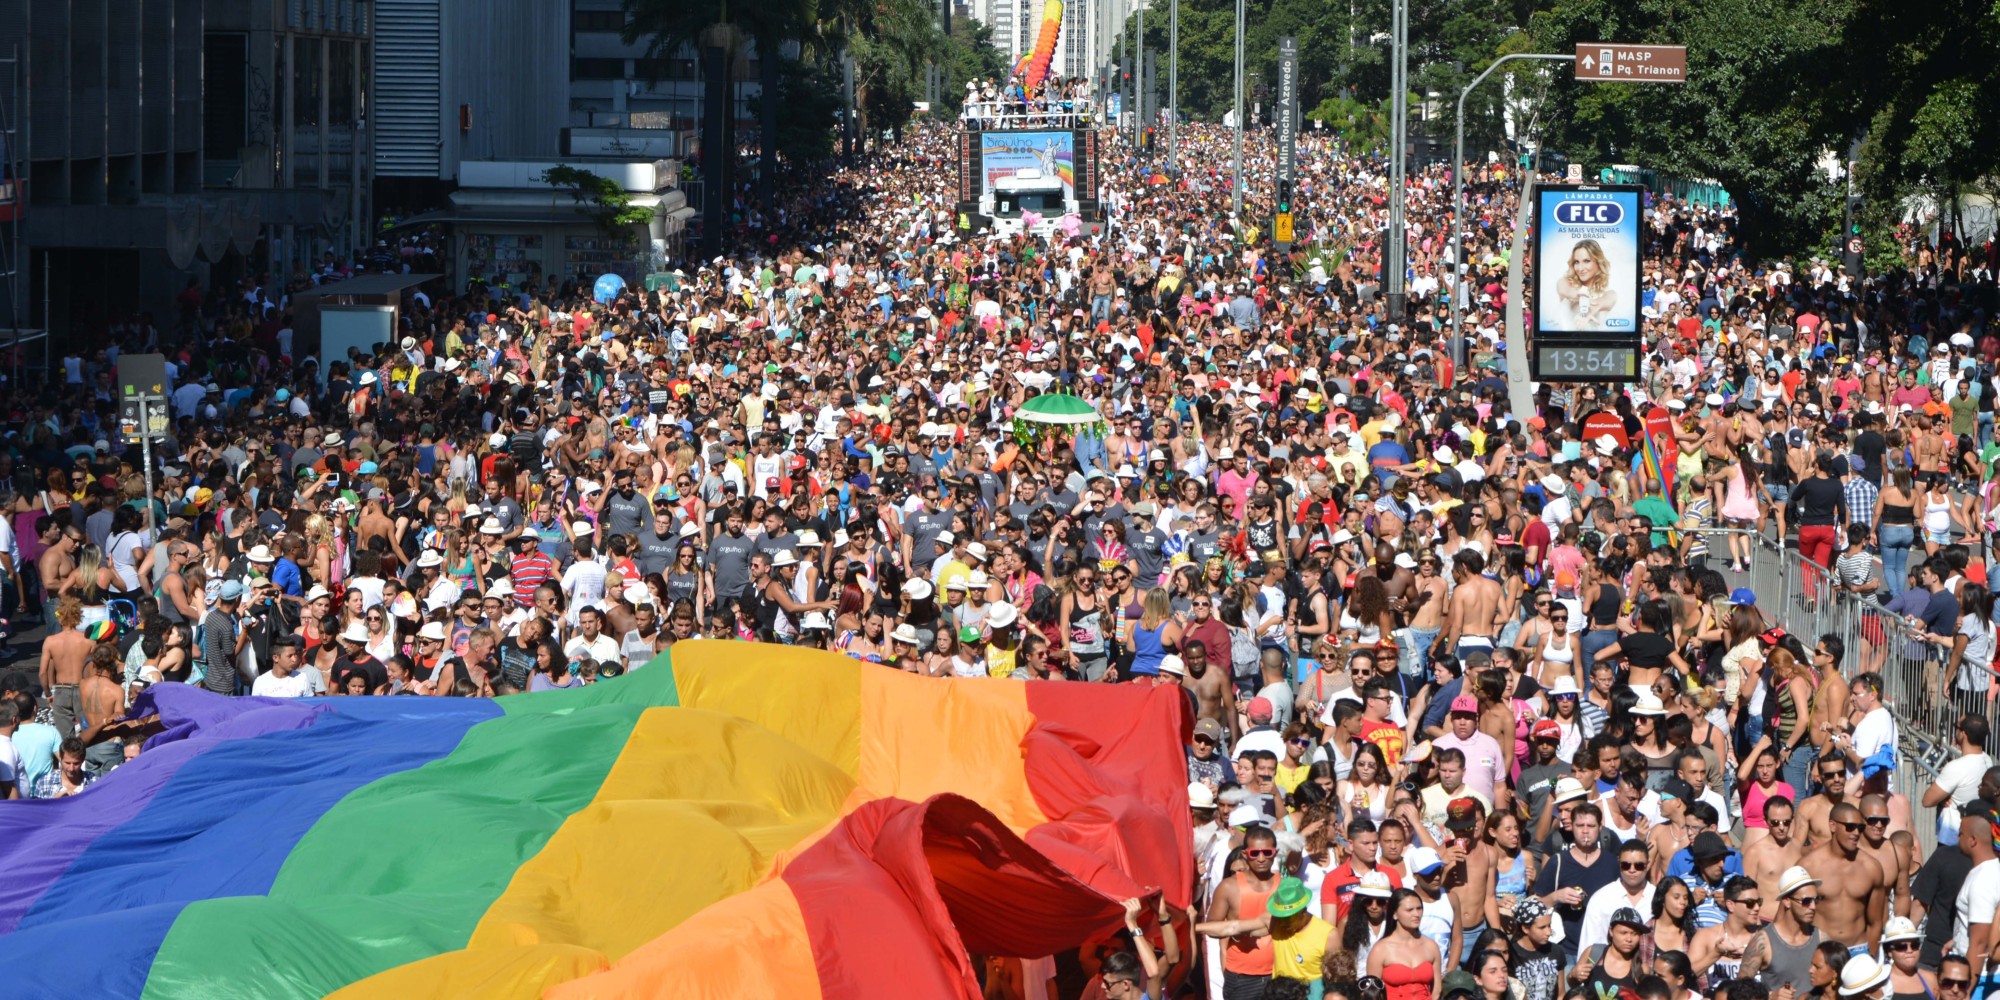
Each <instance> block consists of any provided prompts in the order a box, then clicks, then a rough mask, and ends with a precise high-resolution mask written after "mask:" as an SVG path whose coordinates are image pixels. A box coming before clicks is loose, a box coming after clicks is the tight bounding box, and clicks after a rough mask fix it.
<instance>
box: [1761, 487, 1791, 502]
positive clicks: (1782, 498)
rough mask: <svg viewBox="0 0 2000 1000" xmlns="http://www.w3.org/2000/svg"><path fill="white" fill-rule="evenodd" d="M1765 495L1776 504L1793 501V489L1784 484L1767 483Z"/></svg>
mask: <svg viewBox="0 0 2000 1000" xmlns="http://www.w3.org/2000/svg"><path fill="white" fill-rule="evenodd" d="M1764 495H1765V496H1767V497H1769V498H1770V499H1771V502H1772V503H1775V504H1786V503H1790V502H1791V500H1792V488H1791V487H1790V486H1788V485H1785V484H1782V483H1765V484H1764Z"/></svg>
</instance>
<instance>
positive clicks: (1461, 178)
mask: <svg viewBox="0 0 2000 1000" xmlns="http://www.w3.org/2000/svg"><path fill="white" fill-rule="evenodd" d="M1515 59H1541V60H1546V61H1548V62H1575V61H1576V57H1575V56H1573V55H1541V54H1538V53H1534V52H1510V53H1508V54H1507V55H1504V56H1501V57H1500V58H1498V59H1495V60H1493V65H1491V66H1488V67H1486V71H1485V72H1483V73H1481V74H1479V75H1478V76H1475V77H1473V78H1472V82H1471V83H1468V84H1466V85H1465V89H1464V90H1461V91H1459V92H1458V137H1457V138H1456V139H1454V140H1453V141H1452V145H1451V267H1452V272H1451V274H1450V276H1449V280H1450V282H1451V284H1450V286H1449V287H1450V289H1451V333H1452V360H1454V361H1456V362H1458V364H1459V365H1460V366H1461V367H1463V366H1464V364H1465V336H1464V332H1463V331H1462V330H1460V329H1459V316H1458V314H1459V310H1460V309H1461V308H1463V305H1462V304H1461V303H1460V302H1459V288H1460V286H1461V284H1462V283H1463V282H1464V281H1465V250H1464V240H1465V98H1466V96H1467V95H1469V94H1471V93H1472V91H1473V90H1474V89H1475V88H1477V87H1478V86H1479V85H1480V84H1482V83H1485V82H1486V78H1487V77H1489V76H1492V75H1493V71H1494V70H1496V69H1499V68H1500V65H1501V64H1502V63H1506V62H1509V61H1512V60H1515ZM1522 197H1523V199H1524V200H1525V199H1526V197H1527V196H1526V195H1525V194H1524V195H1523V196H1522ZM1509 346H1510V347H1511V346H1512V343H1511V342H1510V343H1509ZM1524 363H1525V362H1524ZM1509 365H1510V371H1509V375H1510V376H1511V374H1512V371H1511V365H1512V362H1511V361H1510V362H1509ZM1524 370H1525V369H1524Z"/></svg>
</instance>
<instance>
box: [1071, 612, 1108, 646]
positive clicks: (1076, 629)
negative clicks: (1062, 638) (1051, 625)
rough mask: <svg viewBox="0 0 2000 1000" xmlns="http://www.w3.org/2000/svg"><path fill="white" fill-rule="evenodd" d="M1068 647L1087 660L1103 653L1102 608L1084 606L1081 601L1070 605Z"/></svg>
mask: <svg viewBox="0 0 2000 1000" xmlns="http://www.w3.org/2000/svg"><path fill="white" fill-rule="evenodd" d="M1069 648H1070V652H1072V653H1075V654H1076V655H1078V656H1080V657H1083V658H1084V659H1087V660H1088V659H1095V658H1097V657H1100V656H1103V655H1104V609H1103V608H1086V607H1084V606H1083V602H1081V601H1078V602H1077V603H1075V604H1073V605H1071V606H1070V609H1069Z"/></svg>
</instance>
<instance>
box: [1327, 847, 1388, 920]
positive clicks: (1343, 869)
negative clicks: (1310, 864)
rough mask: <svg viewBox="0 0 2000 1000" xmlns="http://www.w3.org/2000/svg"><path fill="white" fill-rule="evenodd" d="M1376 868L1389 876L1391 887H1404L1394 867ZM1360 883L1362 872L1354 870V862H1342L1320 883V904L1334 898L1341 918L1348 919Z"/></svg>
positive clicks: (1334, 903)
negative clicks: (1356, 887)
mask: <svg viewBox="0 0 2000 1000" xmlns="http://www.w3.org/2000/svg"><path fill="white" fill-rule="evenodd" d="M1375 870H1376V871H1378V872H1381V873H1382V874H1384V875H1387V876H1389V885H1390V887H1391V888H1394V889H1401V888H1402V887H1403V878H1402V876H1400V875H1397V874H1396V870H1395V869H1394V868H1383V867H1380V866H1377V867H1376V868H1375ZM1360 884H1361V873H1359V872H1356V871H1355V870H1354V862H1353V861H1343V862H1341V864H1340V867H1338V868H1335V869H1334V870H1332V871H1330V872H1327V873H1326V881H1325V882H1323V883H1321V884H1320V887H1319V898H1320V905H1322V906H1324V905H1325V904H1326V901H1327V900H1329V899H1331V900H1333V905H1334V906H1336V907H1338V908H1339V912H1340V919H1342V920H1346V919H1347V911H1348V909H1349V908H1350V907H1352V906H1353V905H1354V887H1355V886H1358V885H1360Z"/></svg>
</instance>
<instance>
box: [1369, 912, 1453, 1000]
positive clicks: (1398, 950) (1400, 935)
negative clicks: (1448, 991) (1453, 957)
mask: <svg viewBox="0 0 2000 1000" xmlns="http://www.w3.org/2000/svg"><path fill="white" fill-rule="evenodd" d="M1423 922H1424V901H1423V897H1421V896H1419V895H1417V893H1416V891H1415V890H1412V889H1397V890H1396V891H1395V892H1393V893H1391V894H1390V895H1389V932H1388V933H1387V934H1385V935H1383V937H1382V940H1380V941H1377V942H1375V947H1373V948H1371V949H1369V951H1368V974H1369V975H1371V976H1377V977H1380V978H1381V980H1382V982H1383V984H1384V985H1386V986H1387V987H1388V988H1389V989H1388V993H1387V998H1388V1000H1433V998H1435V997H1437V996H1438V995H1439V992H1440V991H1441V989H1442V988H1443V985H1444V956H1443V955H1442V954H1441V953H1440V952H1439V950H1438V946H1437V942H1435V941H1432V940H1431V939H1430V938H1427V937H1425V936H1424V935H1423V931H1422V927H1423Z"/></svg>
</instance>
